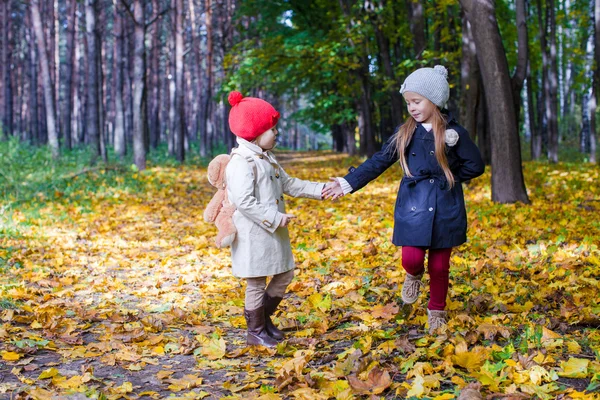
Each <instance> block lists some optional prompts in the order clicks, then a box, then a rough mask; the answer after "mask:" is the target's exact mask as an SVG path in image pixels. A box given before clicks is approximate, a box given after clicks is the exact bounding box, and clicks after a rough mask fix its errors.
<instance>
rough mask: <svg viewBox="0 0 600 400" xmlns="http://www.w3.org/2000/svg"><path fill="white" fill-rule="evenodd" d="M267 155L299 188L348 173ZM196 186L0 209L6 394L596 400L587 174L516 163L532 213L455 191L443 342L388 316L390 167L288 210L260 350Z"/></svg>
mask: <svg viewBox="0 0 600 400" xmlns="http://www.w3.org/2000/svg"><path fill="white" fill-rule="evenodd" d="M281 158H282V160H284V165H285V166H286V170H287V171H288V172H289V173H290V174H291V175H292V176H297V177H300V178H305V179H312V180H327V178H328V177H330V176H336V175H340V174H343V173H344V171H345V170H346V168H347V167H348V166H349V165H351V164H352V162H354V164H357V161H356V160H349V159H347V158H346V157H344V156H339V155H333V154H327V153H325V154H323V153H304V154H290V153H288V154H282V156H281ZM205 172H206V171H205V170H204V169H201V168H198V167H191V166H185V167H178V168H175V167H172V168H167V167H153V168H150V169H149V170H148V171H146V172H143V173H136V172H134V171H124V172H121V173H120V174H116V175H115V178H114V179H112V180H106V179H104V180H103V179H101V178H102V175H103V174H104V173H108V172H105V171H103V170H93V171H89V172H88V173H85V174H81V175H77V176H67V177H65V178H64V179H65V182H66V183H65V182H63V184H61V186H57V188H52V187H50V188H48V187H46V188H45V190H44V191H40V193H39V194H38V195H37V197H36V199H35V201H30V200H28V201H21V202H20V203H17V204H18V206H15V203H14V202H13V203H10V195H7V196H5V197H4V200H3V201H4V204H0V206H2V208H0V223H1V224H2V226H1V228H2V229H0V233H1V235H0V319H1V322H0V323H1V325H0V355H1V359H0V397H2V396H12V398H34V399H47V398H51V397H52V396H57V395H58V396H72V397H71V398H84V397H85V396H88V397H93V398H108V399H118V398H125V399H136V398H167V397H169V398H185V399H187V398H194V399H200V398H208V399H213V398H214V399H217V398H230V399H250V398H261V399H353V398H354V399H361V398H385V399H391V398H410V397H414V398H436V399H451V398H455V397H457V396H458V395H459V394H460V393H461V391H463V395H465V394H466V392H467V391H468V390H464V388H465V387H467V386H468V388H473V389H474V392H477V391H479V392H481V394H482V395H483V397H486V396H487V397H488V398H513V399H518V398H541V399H551V398H600V396H599V395H598V390H599V389H600V332H599V331H598V326H600V305H599V304H598V293H599V291H598V289H599V288H600V284H599V282H600V251H599V249H598V243H600V218H598V215H600V186H599V185H598V181H599V178H600V174H599V169H598V168H597V167H590V166H589V165H583V164H582V165H578V164H569V165H562V164H560V165H547V164H539V163H527V164H526V165H525V177H526V183H527V187H528V190H529V194H530V198H531V200H532V204H531V205H521V204H516V205H496V204H493V203H492V202H491V201H490V186H489V185H490V183H489V182H490V175H489V171H487V172H486V174H485V175H484V176H483V177H481V178H479V179H477V180H475V181H473V182H471V183H470V184H469V185H468V186H467V187H466V188H465V196H466V201H467V208H468V214H469V242H468V243H467V244H465V245H463V246H461V247H460V248H458V249H455V251H454V253H453V256H452V266H451V288H450V293H449V303H448V304H449V313H450V317H451V319H450V322H449V327H450V330H449V332H448V333H447V334H446V335H441V336H429V335H427V334H426V320H427V318H426V310H425V307H426V302H427V295H426V293H424V294H423V295H422V296H421V298H420V299H419V301H418V302H417V303H416V304H415V305H414V306H413V307H412V308H408V307H401V306H399V305H398V298H397V294H398V288H399V287H401V285H402V281H403V279H404V272H403V270H402V268H401V266H400V264H401V259H400V252H399V251H398V249H397V248H396V247H395V246H393V245H392V244H391V243H390V237H391V234H392V225H393V221H392V215H393V214H392V210H393V206H394V201H395V194H396V189H397V186H398V176H399V170H398V168H396V167H393V168H391V169H390V170H389V171H388V172H386V173H385V174H384V175H383V176H382V177H380V178H379V179H378V180H377V181H375V182H373V183H371V184H370V185H369V186H367V187H366V188H365V189H363V190H362V191H361V192H360V193H359V194H355V195H352V196H348V197H345V198H343V199H341V200H340V201H337V202H333V203H332V202H318V201H313V200H306V199H291V198H288V199H286V202H287V206H288V211H289V212H291V213H294V214H296V215H297V216H298V218H297V219H296V220H295V221H294V224H293V226H292V227H291V237H292V245H293V246H292V247H293V249H294V254H295V257H296V261H297V270H296V278H295V279H294V281H293V282H292V284H291V286H290V287H289V289H288V294H287V296H286V298H285V300H284V301H283V303H282V307H281V310H280V312H279V313H278V314H277V315H276V318H275V320H276V322H277V323H278V324H279V326H280V327H284V328H285V330H286V331H287V334H288V338H289V339H288V340H287V341H286V342H284V343H282V344H281V345H280V346H279V347H278V348H277V349H276V350H273V351H268V350H260V349H248V348H246V347H245V336H244V335H245V322H244V319H243V316H242V315H243V314H242V312H243V298H244V283H243V282H242V281H240V280H238V279H236V278H234V277H232V275H231V273H230V266H229V262H230V261H229V250H219V249H216V248H214V247H213V246H212V244H211V241H212V237H213V235H214V233H215V230H214V227H213V226H212V225H209V224H206V223H204V222H203V220H202V211H203V208H204V206H205V205H206V203H207V202H208V200H209V199H210V197H211V196H212V194H213V190H212V188H211V187H210V186H209V184H208V182H207V181H206V177H205ZM82 180H90V181H93V182H97V184H95V186H94V187H92V188H90V186H89V185H87V186H86V185H78V184H77V182H81V181H82ZM13 185H14V186H15V187H18V184H17V185H16V184H14V183H13ZM132 187H135V188H136V189H135V190H132V189H131V188H132ZM69 188H71V189H69ZM85 188H87V189H85ZM140 188H141V189H140ZM472 398H475V397H472Z"/></svg>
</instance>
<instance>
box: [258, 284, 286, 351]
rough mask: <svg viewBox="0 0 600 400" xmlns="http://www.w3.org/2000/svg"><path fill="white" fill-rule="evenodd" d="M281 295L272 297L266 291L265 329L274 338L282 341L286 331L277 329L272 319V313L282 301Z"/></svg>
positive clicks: (264, 303)
mask: <svg viewBox="0 0 600 400" xmlns="http://www.w3.org/2000/svg"><path fill="white" fill-rule="evenodd" d="M281 300H282V298H281V297H271V296H269V293H266V292H265V297H264V300H263V305H264V306H265V329H266V330H267V333H268V334H269V336H271V337H272V338H273V339H275V340H277V341H280V340H283V338H284V337H285V335H284V333H283V332H282V331H280V330H279V329H277V327H276V326H275V325H274V324H273V321H271V315H273V313H274V312H275V310H277V306H279V303H281Z"/></svg>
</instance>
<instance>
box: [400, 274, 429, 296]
mask: <svg viewBox="0 0 600 400" xmlns="http://www.w3.org/2000/svg"><path fill="white" fill-rule="evenodd" d="M422 278H423V274H422V273H421V274H419V275H417V276H414V275H411V274H409V273H408V272H407V273H406V278H404V285H402V301H403V302H404V303H406V304H413V303H414V302H415V301H417V299H418V298H419V295H420V294H421V288H422V287H423V285H424V284H423V282H421V279H422Z"/></svg>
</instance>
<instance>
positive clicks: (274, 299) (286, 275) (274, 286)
mask: <svg viewBox="0 0 600 400" xmlns="http://www.w3.org/2000/svg"><path fill="white" fill-rule="evenodd" d="M293 278H294V270H293V269H292V270H290V271H287V272H283V273H281V274H277V275H275V276H273V278H272V279H271V282H269V286H268V287H267V291H266V293H265V299H264V303H263V304H264V306H265V324H266V325H265V326H266V329H267V333H268V334H269V336H271V337H272V338H273V339H276V340H283V338H284V336H285V335H284V334H283V332H282V331H280V330H279V329H277V327H276V326H275V325H274V324H273V322H272V321H271V315H273V313H274V312H275V310H277V307H278V306H279V303H281V300H282V299H283V295H284V294H285V289H287V287H288V285H289V284H290V282H291V281H292V279H293Z"/></svg>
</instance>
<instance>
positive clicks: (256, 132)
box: [226, 92, 325, 347]
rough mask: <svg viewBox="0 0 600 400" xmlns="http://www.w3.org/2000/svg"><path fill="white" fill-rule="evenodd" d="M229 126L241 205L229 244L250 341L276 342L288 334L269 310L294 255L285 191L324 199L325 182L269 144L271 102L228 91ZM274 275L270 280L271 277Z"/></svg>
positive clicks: (234, 195) (234, 199) (232, 185)
mask: <svg viewBox="0 0 600 400" xmlns="http://www.w3.org/2000/svg"><path fill="white" fill-rule="evenodd" d="M229 104H231V111H230V112H229V127H230V128H231V131H232V132H233V133H234V134H235V135H236V136H237V143H238V147H236V148H235V149H233V151H232V154H231V160H230V161H229V164H228V165H227V169H226V179H227V194H228V196H229V200H230V201H231V203H233V204H234V205H235V206H236V207H237V211H235V213H234V214H233V222H234V224H235V226H236V228H237V235H236V238H235V240H234V241H233V243H232V245H231V259H232V267H233V274H234V275H235V276H237V277H239V278H244V279H246V283H247V286H246V299H245V307H244V316H245V318H246V323H247V325H248V334H247V342H248V344H249V345H263V346H267V347H273V346H275V345H276V344H277V342H278V341H280V340H282V339H283V338H284V335H283V332H281V331H280V330H279V329H277V328H276V327H275V325H274V324H273V322H272V321H271V315H272V314H273V313H274V312H275V310H276V309H277V306H278V305H279V303H280V302H281V300H282V298H283V295H284V293H285V290H286V288H287V286H288V285H289V283H290V282H291V281H292V278H293V277H294V267H295V265H294V258H293V256H292V248H291V244H290V236H289V233H288V228H287V225H288V224H289V222H290V220H292V219H293V218H295V217H294V215H292V214H288V213H287V212H286V211H285V202H284V197H283V195H284V194H287V195H290V196H294V197H307V198H311V199H318V200H320V199H321V191H322V190H323V188H324V186H325V185H324V184H323V183H314V182H308V181H303V180H300V179H296V178H292V177H290V176H288V174H287V173H286V172H285V171H284V170H283V168H281V166H280V165H279V163H278V162H277V160H276V159H275V156H274V155H273V153H271V150H272V149H273V148H274V147H275V141H276V138H277V134H278V132H277V128H276V125H277V121H278V120H279V113H278V112H277V110H275V108H273V106H272V105H271V104H269V103H268V102H266V101H264V100H261V99H258V98H254V97H243V96H242V94H241V93H239V92H231V93H230V94H229ZM268 276H272V278H271V280H270V282H269V285H268V286H267V284H266V283H267V277H268Z"/></svg>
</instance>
